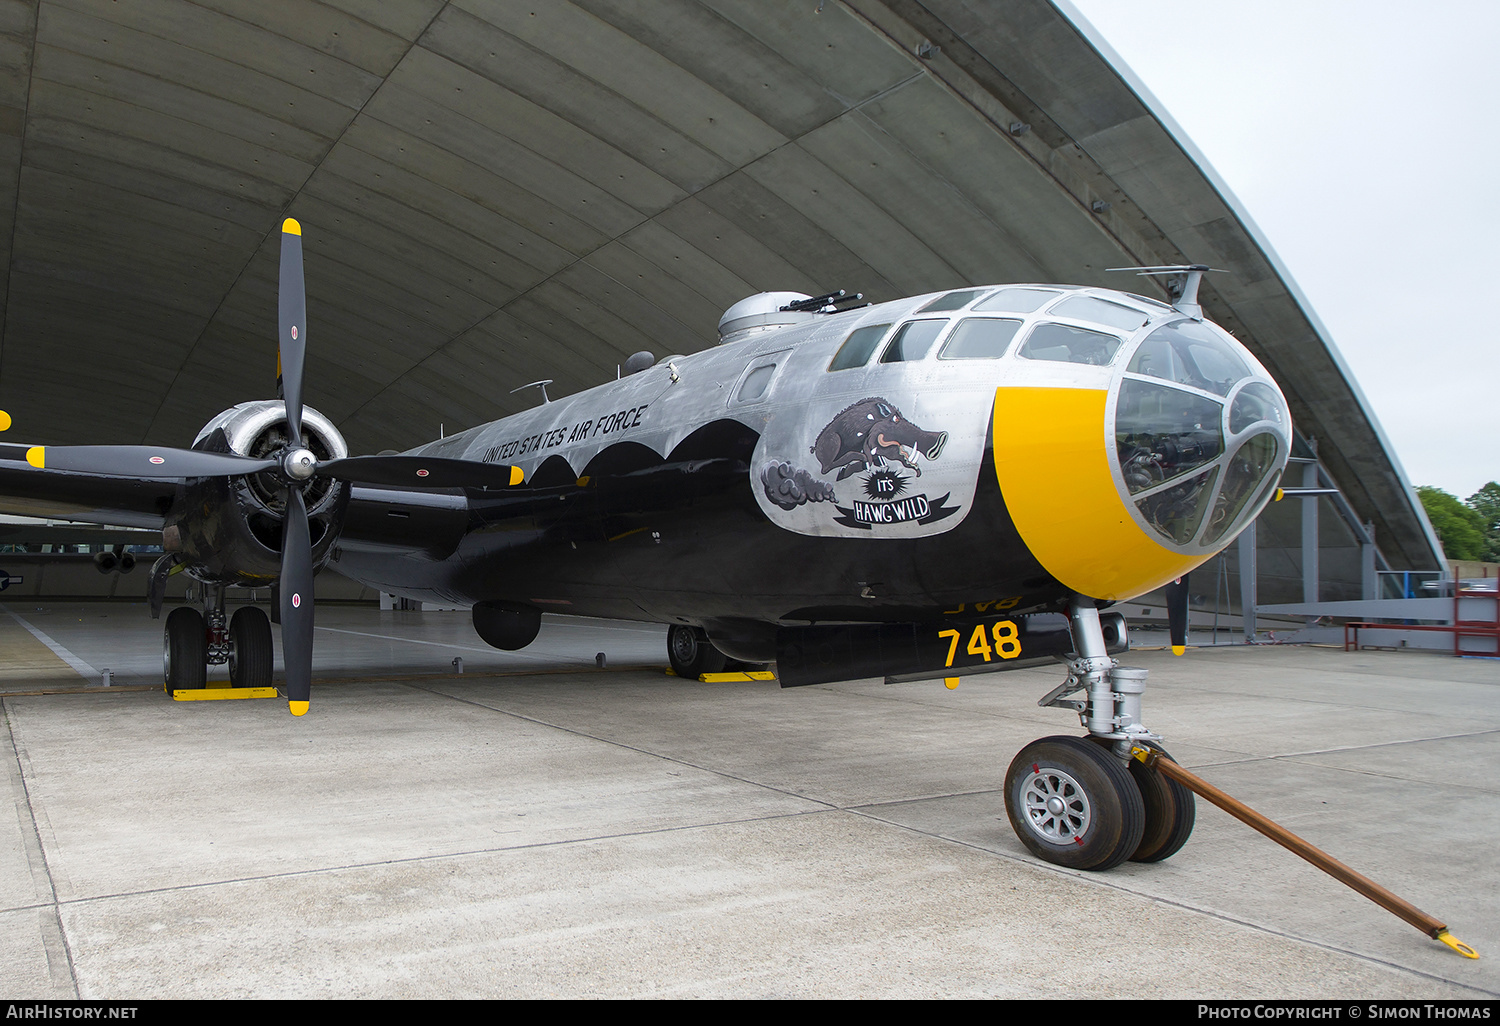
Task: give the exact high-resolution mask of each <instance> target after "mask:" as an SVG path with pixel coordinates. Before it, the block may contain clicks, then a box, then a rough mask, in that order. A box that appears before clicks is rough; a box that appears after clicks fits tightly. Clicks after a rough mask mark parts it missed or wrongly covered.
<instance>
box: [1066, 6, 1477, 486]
mask: <svg viewBox="0 0 1500 1026" xmlns="http://www.w3.org/2000/svg"><path fill="white" fill-rule="evenodd" d="M1073 4H1074V6H1075V7H1076V8H1077V9H1078V10H1079V11H1080V12H1082V14H1083V16H1084V17H1085V18H1087V19H1088V20H1089V22H1091V23H1092V24H1093V25H1094V27H1095V28H1096V29H1097V30H1098V31H1099V33H1100V34H1101V35H1103V37H1104V38H1105V40H1107V41H1108V43H1109V44H1110V45H1111V46H1112V47H1114V49H1115V50H1116V51H1117V52H1118V53H1119V55H1120V56H1121V57H1122V58H1123V59H1124V61H1125V63H1126V65H1128V66H1129V67H1130V69H1131V70H1133V71H1134V72H1135V74H1136V75H1137V76H1138V77H1139V78H1140V80H1141V81H1142V82H1144V83H1145V85H1146V88H1147V89H1149V90H1150V91H1151V92H1152V93H1154V94H1155V96H1156V98H1157V100H1158V101H1160V103H1161V105H1162V107H1164V108H1165V109H1166V111H1167V112H1168V113H1169V114H1171V115H1172V117H1173V118H1175V119H1176V121H1177V123H1178V124H1179V125H1181V126H1182V128H1183V129H1184V131H1185V132H1186V134H1187V136H1188V138H1190V139H1191V140H1192V141H1193V142H1194V143H1195V144H1196V145H1197V146H1198V148H1199V150H1200V151H1201V152H1202V153H1203V154H1204V155H1205V156H1206V158H1207V159H1208V162H1209V163H1210V164H1211V165H1212V166H1213V167H1214V168H1215V170H1217V171H1218V173H1219V175H1220V176H1221V177H1222V178H1223V180H1224V181H1225V182H1226V183H1227V184H1228V186H1229V188H1230V189H1231V190H1232V191H1233V192H1234V193H1235V195H1237V196H1238V197H1239V199H1240V201H1241V203H1242V204H1243V208H1244V209H1245V210H1246V211H1248V213H1249V215H1250V217H1251V218H1253V219H1254V220H1255V221H1256V222H1257V223H1258V224H1259V225H1260V227H1261V229H1262V231H1263V232H1264V234H1265V237H1266V238H1267V239H1268V240H1269V241H1270V244H1271V246H1272V247H1273V248H1274V249H1275V250H1276V252H1277V253H1278V254H1279V255H1280V257H1281V259H1282V261H1283V263H1284V264H1285V266H1286V267H1287V269H1288V270H1289V271H1290V273H1291V275H1292V277H1293V278H1294V279H1295V280H1296V281H1297V283H1298V284H1299V285H1301V287H1302V290H1303V292H1304V293H1305V295H1306V296H1307V298H1308V300H1309V301H1310V303H1311V305H1312V308H1313V310H1314V311H1315V312H1316V313H1317V315H1318V316H1319V317H1321V318H1322V320H1323V323H1324V325H1325V326H1326V327H1327V329H1328V332H1329V334H1330V335H1331V336H1332V341H1333V343H1334V344H1335V345H1336V346H1337V347H1338V349H1339V351H1340V352H1341V353H1342V354H1343V357H1344V360H1345V362H1346V363H1347V364H1348V365H1349V367H1350V368H1351V369H1352V371H1353V373H1354V377H1355V379H1356V380H1357V381H1358V382H1359V384H1360V387H1361V388H1362V389H1363V390H1364V393H1365V397H1366V398H1367V399H1368V400H1369V403H1370V405H1371V407H1372V408H1373V409H1374V412H1375V416H1376V417H1377V418H1378V419H1379V421H1380V423H1381V426H1382V427H1383V428H1384V429H1385V432H1386V435H1387V437H1388V438H1389V439H1390V441H1391V443H1392V445H1393V447H1394V449H1395V451H1396V455H1397V458H1398V459H1399V460H1400V461H1401V463H1402V465H1403V466H1404V467H1405V468H1406V473H1407V476H1408V477H1409V478H1410V479H1411V482H1412V484H1418V485H1421V484H1429V485H1436V486H1437V487H1439V488H1442V489H1444V490H1446V491H1449V492H1453V493H1454V494H1456V495H1458V496H1459V497H1460V498H1463V497H1466V496H1468V495H1470V494H1472V493H1473V492H1475V491H1477V490H1478V489H1479V487H1480V486H1481V485H1483V484H1484V483H1485V482H1486V481H1492V480H1496V479H1500V353H1497V347H1500V330H1497V327H1496V325H1497V317H1496V309H1497V306H1500V303H1497V298H1500V288H1497V284H1500V70H1497V69H1500V59H1497V58H1496V57H1495V55H1494V48H1495V46H1496V44H1497V41H1500V3H1496V2H1494V0H1481V2H1472V0H1427V2H1424V3H1420V4H1412V3H1411V2H1410V0H1402V2H1401V3H1399V4H1398V3H1394V2H1389V0H1359V2H1355V0H1298V2H1290V0H1252V2H1240V3H1224V2H1218V0H1196V2H1188V0H1073ZM1188 256H1189V257H1192V256H1193V254H1188Z"/></svg>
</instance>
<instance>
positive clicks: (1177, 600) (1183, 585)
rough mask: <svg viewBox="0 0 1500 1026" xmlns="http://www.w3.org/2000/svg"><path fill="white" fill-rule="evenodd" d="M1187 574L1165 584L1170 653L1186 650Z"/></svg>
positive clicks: (1179, 652) (1175, 653) (1176, 653)
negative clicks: (1170, 639) (1170, 636)
mask: <svg viewBox="0 0 1500 1026" xmlns="http://www.w3.org/2000/svg"><path fill="white" fill-rule="evenodd" d="M1187 622H1188V575H1187V574H1183V575H1182V576H1181V577H1179V578H1177V580H1175V581H1173V582H1172V583H1171V584H1168V585H1167V627H1168V630H1169V631H1170V633H1171V635H1172V654H1173V655H1182V654H1183V653H1184V652H1186V651H1187Z"/></svg>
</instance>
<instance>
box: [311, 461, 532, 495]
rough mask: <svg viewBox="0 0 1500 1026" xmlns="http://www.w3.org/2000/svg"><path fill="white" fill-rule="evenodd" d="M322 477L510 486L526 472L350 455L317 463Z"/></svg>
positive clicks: (390, 482)
mask: <svg viewBox="0 0 1500 1026" xmlns="http://www.w3.org/2000/svg"><path fill="white" fill-rule="evenodd" d="M316 474H317V476H319V477H335V478H338V479H339V480H340V481H354V482H357V483H360V484H373V485H391V486H393V487H397V488H508V487H510V486H511V485H518V484H520V483H521V481H522V480H523V477H524V475H523V474H522V473H521V468H520V467H513V466H507V465H506V464H503V463H477V462H475V461H473V460H451V459H440V458H432V457H428V456H350V457H348V458H346V459H342V460H329V461H328V462H327V463H320V464H318V469H317V471H316Z"/></svg>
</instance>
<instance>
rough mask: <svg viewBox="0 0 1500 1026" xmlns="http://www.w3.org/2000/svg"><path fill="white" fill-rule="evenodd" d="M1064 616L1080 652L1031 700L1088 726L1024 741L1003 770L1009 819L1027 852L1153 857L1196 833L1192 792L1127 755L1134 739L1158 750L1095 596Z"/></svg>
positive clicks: (1137, 689)
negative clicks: (1083, 731)
mask: <svg viewBox="0 0 1500 1026" xmlns="http://www.w3.org/2000/svg"><path fill="white" fill-rule="evenodd" d="M1069 617H1070V619H1071V620H1072V628H1073V641H1074V650H1075V651H1076V652H1077V653H1078V655H1077V657H1076V658H1075V659H1073V660H1072V661H1071V662H1069V663H1068V679H1067V680H1066V681H1064V682H1063V684H1062V685H1061V686H1060V687H1058V688H1056V689H1055V690H1053V691H1052V692H1051V693H1050V694H1048V695H1047V696H1045V697H1044V698H1043V699H1042V700H1041V701H1040V702H1039V703H1038V704H1039V705H1044V706H1046V705H1057V706H1063V707H1066V708H1070V709H1073V710H1075V711H1076V712H1077V713H1078V714H1079V718H1080V719H1081V720H1082V722H1083V725H1084V727H1086V728H1087V729H1088V731H1089V734H1088V736H1087V737H1082V738H1079V737H1061V736H1059V737H1044V738H1042V739H1041V740H1039V741H1033V742H1032V743H1031V744H1029V745H1027V746H1026V747H1025V748H1023V749H1021V751H1020V752H1019V753H1018V754H1017V755H1016V757H1015V759H1014V760H1012V761H1011V764H1010V769H1009V770H1007V771H1006V774H1005V809H1006V812H1007V813H1008V814H1009V816H1010V823H1011V826H1012V828H1014V830H1015V831H1016V836H1017V837H1019V838H1020V839H1021V843H1022V844H1024V845H1025V846H1026V847H1027V848H1028V849H1030V851H1031V853H1032V854H1033V855H1036V856H1037V857H1038V858H1040V859H1043V860H1044V861H1047V862H1051V863H1054V864H1056V865H1059V866H1067V867H1069V868H1070V869H1089V870H1105V869H1112V868H1113V867H1115V866H1117V865H1119V864H1120V863H1121V862H1124V861H1125V860H1126V859H1129V860H1131V861H1133V862H1160V861H1161V860H1162V859H1165V858H1168V857H1170V856H1171V855H1174V854H1176V852H1177V850H1178V849H1180V848H1181V847H1182V846H1183V845H1184V844H1186V843H1187V839H1188V835H1190V834H1191V833H1192V832H1193V822H1194V819H1195V817H1196V809H1197V806H1196V804H1195V802H1194V799H1193V793H1192V792H1191V791H1189V790H1188V789H1187V788H1185V787H1183V786H1182V785H1181V784H1179V783H1177V782H1176V781H1175V780H1170V779H1168V778H1166V777H1164V776H1162V775H1161V774H1160V773H1158V772H1157V771H1156V770H1154V769H1147V767H1146V766H1145V765H1144V764H1143V763H1142V762H1140V761H1139V760H1137V759H1134V758H1132V757H1131V751H1132V750H1133V749H1135V748H1137V747H1140V748H1148V749H1153V750H1155V751H1158V752H1162V751H1164V749H1162V748H1161V746H1160V745H1158V744H1157V741H1159V740H1160V738H1158V737H1157V736H1156V735H1155V734H1152V733H1151V732H1150V731H1148V730H1147V729H1146V728H1145V727H1144V726H1142V725H1141V722H1140V713H1141V694H1142V692H1144V691H1145V690H1146V671H1145V670H1141V669H1137V668H1135V667H1128V666H1121V665H1119V664H1118V663H1117V662H1115V660H1114V659H1112V658H1110V656H1109V654H1108V652H1107V649H1106V645H1105V640H1104V632H1103V631H1102V629H1101V628H1100V626H1099V611H1098V610H1097V609H1095V608H1094V606H1093V605H1092V603H1089V602H1087V601H1086V600H1081V599H1080V600H1078V601H1077V602H1075V603H1074V605H1073V607H1072V608H1071V609H1070V610H1069ZM1079 691H1081V692H1083V697H1080V698H1071V697H1069V696H1070V695H1073V694H1074V693H1076V692H1079Z"/></svg>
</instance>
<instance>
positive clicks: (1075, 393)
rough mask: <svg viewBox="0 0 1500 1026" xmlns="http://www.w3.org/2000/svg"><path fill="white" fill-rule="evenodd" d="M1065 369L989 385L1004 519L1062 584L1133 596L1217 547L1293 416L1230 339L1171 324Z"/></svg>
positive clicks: (1263, 499)
mask: <svg viewBox="0 0 1500 1026" xmlns="http://www.w3.org/2000/svg"><path fill="white" fill-rule="evenodd" d="M1033 366H1035V367H1037V368H1043V367H1045V366H1046V365H1045V364H1043V363H1040V362H1039V363H1037V364H1035V365H1033ZM1044 373H1045V374H1048V375H1050V378H1042V376H1041V375H1042V374H1044ZM1065 373H1066V372H1065ZM1072 373H1073V375H1074V377H1075V379H1076V380H1072V381H1069V380H1067V378H1066V377H1064V376H1063V375H1059V374H1058V372H1057V371H1055V370H1039V371H1036V372H1032V378H1033V379H1034V380H1028V379H1027V378H1025V377H1021V376H1019V375H1018V377H1017V380H1016V383H1015V384H1014V385H1006V386H1002V387H1000V388H999V389H998V390H997V392H996V397H995V414H994V426H993V436H992V439H993V443H994V454H995V473H996V475H997V477H998V478H999V481H1000V491H1001V495H1002V498H1003V500H1004V502H1005V506H1006V510H1007V512H1008V513H1009V515H1010V517H1011V520H1012V522H1013V523H1014V524H1015V527H1016V529H1017V531H1018V532H1019V533H1020V535H1021V539H1022V541H1023V542H1024V543H1025V544H1026V546H1027V548H1028V549H1029V550H1030V551H1031V554H1032V555H1033V556H1034V557H1036V559H1037V561H1038V562H1039V563H1041V565H1042V566H1043V567H1044V568H1046V570H1047V571H1048V572H1049V573H1050V574H1052V576H1053V577H1055V578H1056V579H1057V580H1059V581H1061V582H1062V583H1063V584H1065V585H1066V586H1067V587H1069V588H1071V589H1073V590H1074V591H1077V592H1079V593H1080V594H1083V595H1090V596H1093V597H1094V598H1100V599H1126V598H1133V597H1134V596H1136V595H1142V594H1145V593H1146V592H1148V591H1151V590H1152V589H1153V588H1158V587H1160V586H1162V585H1163V584H1166V583H1167V582H1168V581H1171V580H1174V579H1176V578H1179V577H1181V576H1182V575H1183V574H1185V573H1187V572H1188V571H1189V570H1191V569H1192V568H1193V567H1195V566H1197V565H1198V564H1200V563H1202V562H1203V561H1204V560H1206V559H1208V558H1209V557H1211V556H1213V555H1214V554H1215V553H1217V552H1219V551H1220V550H1221V549H1223V548H1224V546H1226V545H1228V544H1229V542H1230V541H1232V540H1233V539H1234V537H1235V535H1236V534H1238V533H1239V532H1240V531H1241V530H1243V529H1244V527H1245V526H1246V525H1247V524H1249V523H1250V522H1251V521H1252V520H1254V519H1255V517H1256V515H1258V514H1259V513H1260V511H1261V509H1262V508H1263V507H1264V506H1265V504H1266V503H1267V502H1269V501H1270V499H1271V498H1272V496H1273V495H1274V494H1275V491H1276V484H1277V482H1278V481H1279V480H1280V476H1281V471H1282V469H1283V468H1284V467H1285V466H1286V460H1287V456H1288V455H1289V452H1290V448H1291V440H1292V424H1291V417H1290V416H1289V414H1288V412H1287V405H1286V400H1285V398H1283V396H1282V394H1281V391H1280V389H1278V388H1277V387H1276V383H1275V382H1274V381H1273V380H1272V379H1271V376H1270V375H1269V374H1267V373H1266V371H1265V369H1264V368H1263V367H1261V366H1260V364H1259V363H1258V362H1257V361H1256V360H1255V357H1254V356H1252V355H1251V354H1250V352H1249V351H1248V350H1247V349H1245V348H1244V347H1243V346H1242V345H1240V344H1239V342H1237V341H1236V340H1235V339H1234V338H1233V336H1231V335H1230V334H1229V333H1228V332H1225V331H1223V330H1222V329H1220V328H1218V327H1216V326H1214V325H1212V324H1210V323H1208V322H1206V321H1195V320H1191V319H1186V318H1182V319H1178V320H1175V321H1172V322H1168V323H1166V324H1163V325H1160V326H1159V327H1156V328H1155V329H1153V330H1149V331H1147V332H1145V333H1144V335H1143V337H1138V338H1136V339H1133V340H1131V342H1130V343H1128V344H1127V345H1125V346H1122V347H1121V349H1120V350H1119V351H1118V352H1116V353H1115V354H1114V359H1113V360H1112V361H1111V362H1110V363H1109V364H1107V365H1106V366H1097V367H1096V366H1089V367H1087V368H1086V369H1085V368H1080V369H1078V370H1076V371H1073V372H1072Z"/></svg>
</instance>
